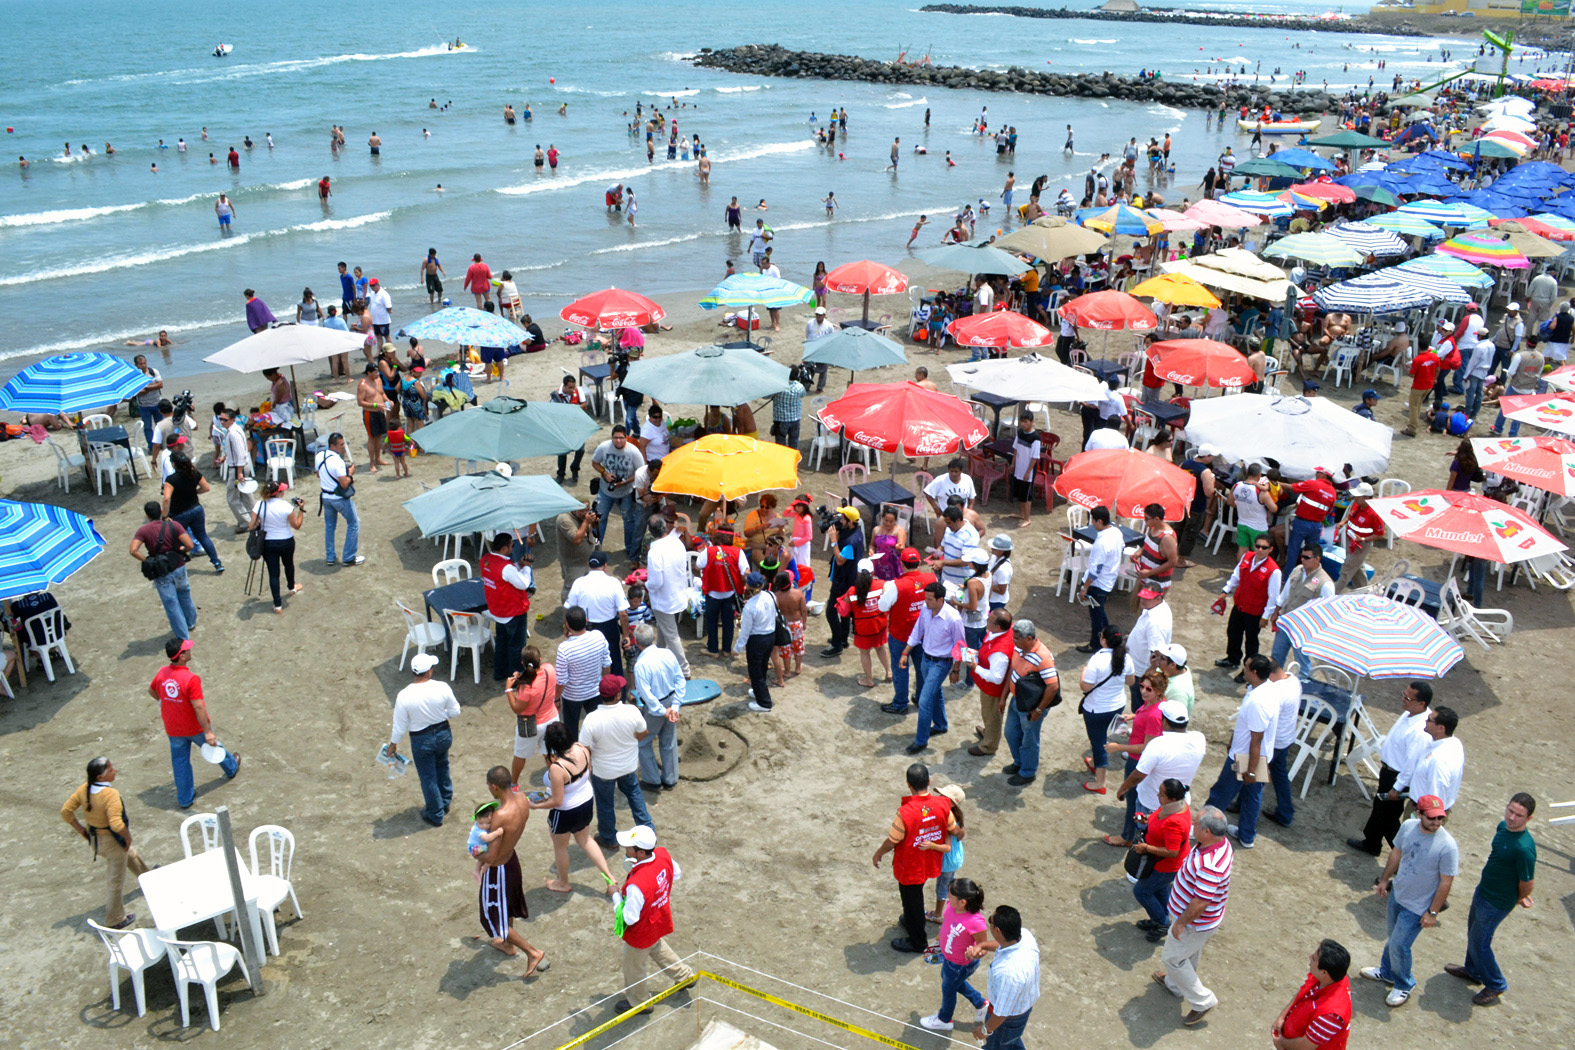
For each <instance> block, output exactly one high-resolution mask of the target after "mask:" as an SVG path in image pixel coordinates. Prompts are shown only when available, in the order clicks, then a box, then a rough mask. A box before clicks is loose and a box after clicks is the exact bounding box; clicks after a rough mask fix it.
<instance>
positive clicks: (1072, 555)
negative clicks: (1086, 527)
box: [1055, 534, 1088, 602]
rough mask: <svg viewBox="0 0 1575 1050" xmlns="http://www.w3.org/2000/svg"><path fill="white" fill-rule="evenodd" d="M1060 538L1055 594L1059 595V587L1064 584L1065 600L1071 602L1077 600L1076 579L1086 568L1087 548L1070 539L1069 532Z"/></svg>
mask: <svg viewBox="0 0 1575 1050" xmlns="http://www.w3.org/2000/svg"><path fill="white" fill-rule="evenodd" d="M1061 539H1062V540H1063V545H1062V547H1061V569H1060V571H1059V572H1058V573H1057V574H1056V580H1055V596H1056V597H1057V598H1059V597H1061V587H1062V585H1063V584H1065V585H1066V586H1067V593H1066V600H1067V601H1068V602H1072V601H1076V600H1077V581H1078V580H1080V579H1082V576H1083V573H1084V572H1085V571H1087V569H1088V548H1086V547H1084V546H1083V545H1082V544H1080V543H1078V542H1077V541H1076V540H1074V539H1072V537H1071V535H1070V534H1068V535H1066V536H1063V537H1061Z"/></svg>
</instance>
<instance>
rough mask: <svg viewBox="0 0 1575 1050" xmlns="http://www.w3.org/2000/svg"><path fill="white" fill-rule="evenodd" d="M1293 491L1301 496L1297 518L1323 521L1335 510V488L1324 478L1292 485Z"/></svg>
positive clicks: (1297, 508) (1297, 507) (1298, 502)
mask: <svg viewBox="0 0 1575 1050" xmlns="http://www.w3.org/2000/svg"><path fill="white" fill-rule="evenodd" d="M1291 491H1292V492H1294V493H1296V494H1297V495H1299V496H1301V499H1300V500H1298V501H1297V503H1296V516H1297V517H1298V518H1300V519H1302V520H1303V521H1322V520H1323V519H1324V518H1326V517H1328V516H1329V512H1330V511H1331V510H1333V509H1334V486H1333V485H1331V484H1329V483H1328V482H1327V481H1325V480H1323V479H1322V478H1313V479H1312V480H1311V481H1303V482H1301V483H1299V484H1296V485H1292V486H1291Z"/></svg>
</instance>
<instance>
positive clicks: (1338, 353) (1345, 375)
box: [1323, 343, 1362, 386]
mask: <svg viewBox="0 0 1575 1050" xmlns="http://www.w3.org/2000/svg"><path fill="white" fill-rule="evenodd" d="M1361 355H1362V350H1361V348H1360V347H1358V346H1357V345H1355V344H1354V343H1337V344H1335V348H1334V353H1332V354H1330V355H1329V363H1328V364H1327V365H1326V366H1324V370H1323V378H1324V379H1328V378H1329V373H1330V372H1333V373H1334V385H1335V386H1350V385H1351V375H1352V373H1353V372H1355V370H1356V360H1357V358H1359V357H1361Z"/></svg>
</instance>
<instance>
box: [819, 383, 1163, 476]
mask: <svg viewBox="0 0 1575 1050" xmlns="http://www.w3.org/2000/svg"><path fill="white" fill-rule="evenodd" d="M819 418H820V421H821V423H823V424H824V425H825V427H826V429H827V430H830V431H833V432H835V431H838V430H840V431H842V433H843V436H845V437H846V438H847V439H848V440H849V441H851V442H853V443H854V444H855V445H864V446H866V447H868V448H874V449H879V450H880V451H882V452H887V453H891V452H895V451H897V450H898V449H901V450H902V452H903V454H904V455H907V456H910V457H918V456H944V455H949V454H951V453H953V452H956V451H958V450H959V449H965V448H972V447H973V446H975V445H977V444H979V443H980V442H981V441H983V440H984V439H985V438H987V437H989V436H990V428H989V427H988V426H987V425H986V424H985V423H984V421H983V420H981V419H979V418H978V417H977V416H975V415H974V414H973V411H972V410H971V409H970V408H969V407H968V404H967V403H966V402H965V401H963V400H962V399H961V398H958V397H954V396H953V395H951V394H942V393H939V392H937V391H934V390H930V389H927V388H925V387H922V386H919V385H918V384H917V383H912V382H906V383H879V384H876V383H854V384H853V385H852V386H850V387H848V389H847V392H846V393H845V394H843V395H842V396H841V397H839V398H838V399H837V400H835V401H833V402H831V403H830V404H829V405H826V406H824V407H823V408H821V410H820V413H819ZM1149 458H1150V459H1153V457H1152V456H1150V457H1149ZM893 463H894V464H895V460H893ZM1188 477H1189V478H1190V477H1191V475H1188Z"/></svg>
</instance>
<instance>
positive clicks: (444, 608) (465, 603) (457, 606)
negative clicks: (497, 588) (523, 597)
mask: <svg viewBox="0 0 1575 1050" xmlns="http://www.w3.org/2000/svg"><path fill="white" fill-rule="evenodd" d="M421 597H422V599H423V600H424V601H425V602H426V604H427V621H428V622H431V620H432V613H433V612H434V611H435V612H437V613H439V614H440V616H439V619H440V620H441V622H442V624H443V646H444V648H447V647H448V644H449V637H448V618H447V617H444V616H442V615H441V614H442V613H449V612H485V611H486V609H487V591H486V588H485V587H483V586H482V583H481V581H480V580H476V579H470V580H460V581H459V582H458V583H450V584H448V585H447V586H444V587H434V588H432V589H431V590H430V591H427V592H426V593H425V594H423V595H422V596H421Z"/></svg>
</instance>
